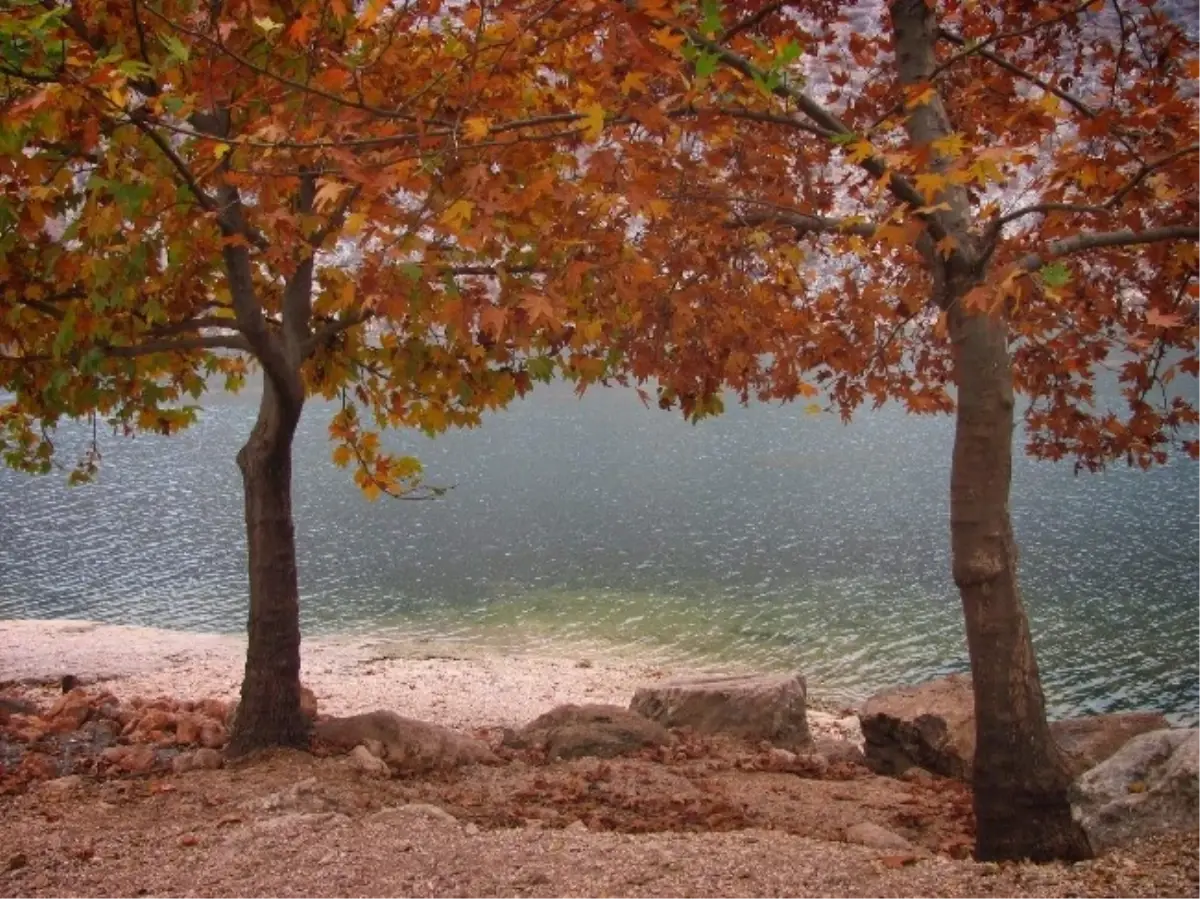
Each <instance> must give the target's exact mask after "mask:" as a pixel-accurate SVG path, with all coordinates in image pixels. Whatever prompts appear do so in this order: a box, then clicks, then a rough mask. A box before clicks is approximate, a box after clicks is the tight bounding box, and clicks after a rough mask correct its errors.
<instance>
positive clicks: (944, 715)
mask: <svg viewBox="0 0 1200 899" xmlns="http://www.w3.org/2000/svg"><path fill="white" fill-rule="evenodd" d="M859 717H860V719H861V721H862V731H863V737H864V741H865V746H864V750H865V754H866V762H867V765H868V767H870V768H871V770H873V771H875V772H876V773H878V774H886V775H891V776H898V775H900V774H903V773H904V771H906V770H907V769H908V768H910V767H913V766H917V767H921V768H925V769H927V770H928V771H931V772H933V773H934V774H940V775H941V776H942V777H953V778H957V779H958V780H962V781H967V782H970V780H971V765H972V762H973V760H974V757H975V697H974V694H973V692H972V689H971V676H970V675H969V674H952V675H950V676H949V677H943V678H937V679H936V680H931V681H926V682H925V683H923V684H917V685H916V686H913V687H899V688H894V689H890V690H885V691H883V692H881V693H877V694H876V695H874V696H872V697H871V698H870V699H868V700H867V703H866V705H865V706H864V707H863V710H862V712H861V714H860V715H859ZM1166 725H1167V721H1166V719H1165V718H1164V717H1163V716H1162V715H1160V714H1158V713H1149V712H1129V713H1121V714H1112V715H1091V716H1087V717H1084V718H1070V719H1067V720H1064V721H1054V722H1051V724H1050V733H1051V735H1052V736H1053V737H1054V739H1055V741H1056V742H1057V743H1058V745H1059V747H1060V748H1061V749H1062V751H1063V755H1064V757H1065V758H1066V761H1067V765H1068V767H1069V768H1070V770H1071V773H1072V774H1073V775H1078V774H1081V773H1082V772H1083V771H1085V770H1087V769H1088V768H1090V767H1093V766H1095V765H1097V764H1099V763H1100V762H1101V761H1103V760H1104V759H1105V758H1107V757H1108V756H1110V755H1112V754H1113V753H1114V752H1116V751H1117V749H1119V748H1120V747H1121V746H1122V745H1123V744H1124V743H1125V742H1126V741H1127V740H1128V739H1129V738H1130V737H1132V736H1134V735H1136V734H1139V733H1145V732H1146V731H1148V730H1157V729H1160V728H1163V727H1166Z"/></svg>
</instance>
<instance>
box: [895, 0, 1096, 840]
mask: <svg viewBox="0 0 1200 899" xmlns="http://www.w3.org/2000/svg"><path fill="white" fill-rule="evenodd" d="M934 16H935V11H934V10H933V9H932V8H931V5H929V4H927V3H926V2H925V0H896V2H894V3H893V4H892V26H893V30H894V34H895V39H896V41H895V43H896V61H897V66H898V70H899V76H900V81H901V83H903V84H906V85H916V84H920V83H922V82H925V81H927V80H928V79H929V77H930V76H931V74H932V73H933V71H934V69H935V68H936V65H937V59H936V56H935V53H934V48H935V42H936V35H937V22H936V20H935V17H934ZM906 124H907V131H908V135H909V138H910V139H911V141H912V143H913V144H914V145H915V146H924V147H928V146H930V145H931V144H932V143H933V141H935V140H937V139H938V138H940V137H944V136H947V135H949V134H951V133H952V132H953V130H954V129H953V126H952V123H951V122H950V120H949V116H948V114H947V112H946V109H945V105H944V104H943V102H942V99H941V97H940V95H938V94H937V93H936V92H935V93H934V94H933V96H932V99H931V100H930V101H929V102H927V103H923V104H919V105H917V106H916V107H914V109H913V110H912V112H911V113H910V114H909V118H908V121H907V123H906ZM942 165H944V161H943V160H940V159H938V158H937V156H936V154H934V158H933V162H932V166H933V168H934V170H935V171H936V170H938V169H939V168H940V167H941V166H942ZM938 199H939V200H941V201H944V202H945V203H946V204H947V206H948V208H946V209H943V210H940V211H937V212H934V213H932V214H930V215H929V217H928V219H927V223H926V224H927V229H928V231H929V232H930V233H932V234H933V235H934V236H935V237H939V239H940V237H941V236H950V237H953V239H954V242H955V244H956V249H955V250H954V251H953V252H952V253H951V254H950V255H949V256H948V257H943V256H942V255H940V254H939V253H938V252H937V251H936V249H935V248H934V247H933V246H932V241H930V239H929V237H928V236H927V237H926V238H925V239H924V244H923V246H922V250H923V251H924V254H925V258H926V262H927V264H928V266H929V268H930V271H931V274H932V281H933V290H934V299H935V301H936V303H937V304H938V305H939V306H940V307H941V308H942V309H943V310H945V311H946V313H947V315H948V317H949V325H950V336H951V340H952V341H953V353H954V372H955V385H956V387H957V393H958V396H957V408H956V420H955V431H954V457H953V463H952V469H951V476H950V533H951V547H952V556H953V569H954V581H955V584H956V585H957V586H958V589H959V593H960V596H961V598H962V604H963V612H964V615H965V618H966V631H967V648H968V651H969V653H970V659H971V675H972V688H973V691H974V696H975V728H976V741H975V746H976V748H975V760H974V768H973V771H974V773H973V779H974V789H975V817H976V845H975V854H976V857H977V858H978V859H980V860H1000V859H1020V858H1029V859H1034V860H1037V861H1048V860H1051V859H1068V860H1075V859H1081V858H1087V857H1090V856H1091V854H1092V853H1091V848H1090V846H1089V845H1088V842H1087V838H1086V836H1085V835H1084V833H1083V831H1082V829H1080V827H1079V826H1078V825H1077V824H1075V822H1074V821H1073V820H1072V818H1071V806H1070V803H1069V802H1068V800H1067V787H1068V786H1069V785H1070V781H1071V778H1070V775H1069V773H1068V770H1067V766H1066V764H1065V761H1064V759H1063V758H1062V757H1061V755H1060V754H1059V751H1058V748H1057V746H1056V745H1055V743H1054V740H1053V738H1052V737H1051V735H1050V729H1049V725H1048V723H1047V721H1046V709H1045V701H1044V699H1043V696H1042V687H1041V680H1040V678H1039V674H1038V666H1037V660H1036V658H1035V657H1034V650H1033V641H1032V639H1031V637H1030V633H1029V620H1028V618H1027V616H1026V614H1025V607H1024V604H1023V603H1022V601H1021V592H1020V588H1019V586H1018V581H1017V546H1016V541H1015V539H1014V536H1013V530H1012V518H1011V515H1010V513H1009V493H1010V489H1011V485H1012V433H1013V425H1014V416H1013V375H1012V360H1011V357H1010V356H1009V352H1008V322H1007V319H1006V317H1005V314H1004V310H1003V309H998V310H993V311H991V312H988V311H983V310H975V311H972V310H967V309H965V308H964V306H963V302H962V301H963V297H964V296H965V295H966V294H967V292H968V291H969V290H970V289H971V288H972V287H973V286H974V285H975V284H977V283H979V282H980V281H981V280H983V278H984V275H985V269H986V264H987V262H986V257H985V255H984V254H983V253H981V252H980V250H979V249H978V246H977V244H978V242H977V240H976V239H975V237H974V235H973V229H972V227H971V225H972V222H971V216H970V202H969V197H968V196H967V194H966V191H965V190H964V189H963V188H962V187H955V186H947V188H946V189H945V190H944V191H943V192H942V195H941V196H940V197H939V198H938Z"/></svg>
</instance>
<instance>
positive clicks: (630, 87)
mask: <svg viewBox="0 0 1200 899" xmlns="http://www.w3.org/2000/svg"><path fill="white" fill-rule="evenodd" d="M645 89H646V73H645V72H630V73H629V74H627V75H626V76H625V77H624V78H623V79H621V93H623V94H625V95H626V96H628V95H629V94H631V93H633V92H634V91H644V90H645Z"/></svg>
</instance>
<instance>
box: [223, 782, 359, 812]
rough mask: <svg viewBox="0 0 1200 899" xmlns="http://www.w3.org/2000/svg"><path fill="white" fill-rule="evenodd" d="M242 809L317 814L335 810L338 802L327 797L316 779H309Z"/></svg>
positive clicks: (270, 794) (250, 803) (261, 798)
mask: <svg viewBox="0 0 1200 899" xmlns="http://www.w3.org/2000/svg"><path fill="white" fill-rule="evenodd" d="M242 807H243V808H244V809H246V810H247V811H261V812H287V813H306V814H308V813H314V814H315V813H323V812H329V811H333V810H335V809H336V808H337V802H336V801H335V800H334V799H332V798H330V797H329V796H328V795H326V791H325V790H324V789H323V788H322V786H321V785H320V784H319V783H318V782H317V779H316V778H315V777H308V778H305V779H304V780H300V781H297V782H296V783H294V784H292V785H291V786H290V787H286V788H285V789H282V790H277V791H275V792H274V793H268V794H267V795H266V796H262V797H260V798H253V799H248V800H246V801H245V802H243V803H242Z"/></svg>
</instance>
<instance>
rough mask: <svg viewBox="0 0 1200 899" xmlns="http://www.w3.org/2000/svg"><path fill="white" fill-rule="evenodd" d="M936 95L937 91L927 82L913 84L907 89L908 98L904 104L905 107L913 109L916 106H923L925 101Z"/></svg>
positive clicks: (931, 99)
mask: <svg viewBox="0 0 1200 899" xmlns="http://www.w3.org/2000/svg"><path fill="white" fill-rule="evenodd" d="M936 96H937V91H936V90H934V87H933V85H932V84H930V83H929V82H924V83H922V84H918V85H914V86H913V87H912V88H910V89H909V91H908V99H907V100H906V102H905V104H904V108H905V109H915V108H916V107H918V106H924V105H925V104H926V103H931V102H933V99H934V98H935V97H936Z"/></svg>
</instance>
